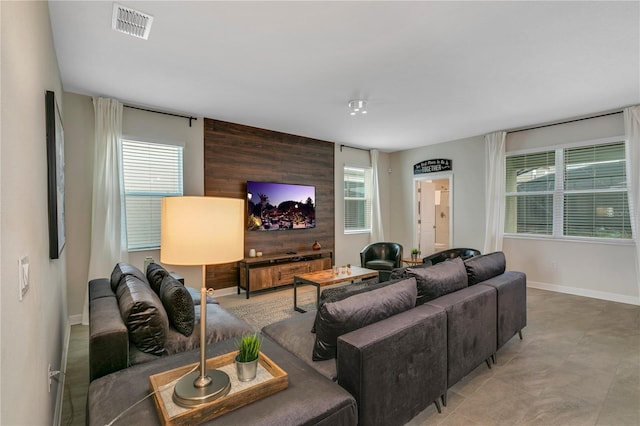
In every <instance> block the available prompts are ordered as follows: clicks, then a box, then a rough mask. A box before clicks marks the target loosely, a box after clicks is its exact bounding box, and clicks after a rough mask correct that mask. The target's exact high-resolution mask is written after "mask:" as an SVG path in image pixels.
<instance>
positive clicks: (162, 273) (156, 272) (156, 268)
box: [147, 263, 169, 295]
mask: <svg viewBox="0 0 640 426" xmlns="http://www.w3.org/2000/svg"><path fill="white" fill-rule="evenodd" d="M167 275H169V273H168V272H167V270H166V269H164V268H163V267H162V266H160V265H158V264H157V263H150V264H149V266H147V280H148V281H149V285H150V286H151V288H152V289H153V291H155V292H156V294H158V295H159V294H160V285H161V284H162V280H163V279H164V277H166V276H167Z"/></svg>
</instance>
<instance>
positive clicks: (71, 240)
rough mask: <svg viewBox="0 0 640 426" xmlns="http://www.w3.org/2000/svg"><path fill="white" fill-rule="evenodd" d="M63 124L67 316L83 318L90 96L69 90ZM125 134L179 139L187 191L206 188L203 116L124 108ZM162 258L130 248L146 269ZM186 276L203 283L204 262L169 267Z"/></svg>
mask: <svg viewBox="0 0 640 426" xmlns="http://www.w3.org/2000/svg"><path fill="white" fill-rule="evenodd" d="M64 96H65V97H64V99H65V115H66V116H67V117H69V119H68V120H67V125H66V127H65V132H66V142H67V151H68V152H69V155H68V158H67V175H68V179H67V182H68V184H67V194H68V199H67V211H68V223H69V226H68V232H67V234H68V239H67V249H68V256H69V258H72V259H73V260H74V261H73V262H70V263H69V266H68V294H69V309H68V312H69V316H70V318H71V322H72V323H79V322H80V320H81V316H82V308H83V305H84V300H85V296H86V288H87V277H88V273H89V251H90V247H91V197H92V186H93V144H94V111H93V103H92V101H91V98H90V97H88V96H84V95H78V94H75V93H65V94H64ZM122 133H123V136H124V137H128V138H131V139H135V140H142V141H148V142H159V143H167V144H176V145H181V146H183V147H184V193H185V195H202V194H203V193H204V166H203V161H204V159H203V120H202V118H199V119H198V120H196V121H193V122H192V127H189V121H188V120H187V119H184V118H179V117H172V116H167V115H162V114H154V113H151V112H146V111H140V110H135V109H131V108H124V110H123V117H122ZM147 256H151V257H153V258H154V259H155V260H156V261H158V262H159V260H160V251H159V250H144V251H136V252H131V253H129V262H130V263H132V264H133V265H136V266H138V267H139V268H142V267H143V266H144V258H145V257H147ZM168 268H169V269H171V270H173V271H176V272H178V273H179V274H181V275H182V276H184V277H185V283H187V285H190V286H192V287H196V288H199V287H200V284H201V282H202V271H201V268H200V267H177V266H168Z"/></svg>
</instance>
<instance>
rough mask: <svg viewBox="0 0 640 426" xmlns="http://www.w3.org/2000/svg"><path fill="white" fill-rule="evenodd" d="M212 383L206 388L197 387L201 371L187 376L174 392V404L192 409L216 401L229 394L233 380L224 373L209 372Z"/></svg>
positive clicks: (177, 384)
mask: <svg viewBox="0 0 640 426" xmlns="http://www.w3.org/2000/svg"><path fill="white" fill-rule="evenodd" d="M206 375H207V377H209V378H211V382H210V383H209V384H208V385H206V386H204V387H197V386H196V385H195V384H194V382H195V381H196V380H198V379H199V378H200V371H194V372H192V373H189V374H187V375H186V376H184V377H183V378H181V379H180V380H178V383H176V387H175V388H174V390H173V402H175V403H176V404H178V405H179V406H181V407H185V408H191V407H197V406H199V405H202V404H206V403H208V402H211V401H214V400H216V399H218V398H221V397H223V396H225V395H226V394H228V393H229V391H230V390H231V379H229V376H228V375H227V373H225V372H224V371H220V370H207V374H206Z"/></svg>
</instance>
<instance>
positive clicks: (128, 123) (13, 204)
mask: <svg viewBox="0 0 640 426" xmlns="http://www.w3.org/2000/svg"><path fill="white" fill-rule="evenodd" d="M596 4H597V2H596ZM141 7H142V8H144V5H142V6H141ZM616 7H621V8H622V10H627V9H625V8H630V12H629V13H626V12H625V13H620V12H619V10H618V9H616V10H618V12H617V13H612V15H613V17H611V18H610V19H611V21H607V22H608V23H609V24H611V25H613V24H615V23H616V22H618V21H616V19H620V15H622V16H627V17H629V19H630V20H631V25H630V26H629V25H628V22H629V21H627V20H624V21H621V22H620V26H619V27H620V28H623V29H624V30H628V29H629V28H631V30H632V31H631V36H632V37H630V39H631V47H632V50H633V48H635V53H634V54H635V57H632V58H631V59H629V58H627V59H626V60H625V61H623V62H616V60H617V59H619V58H618V57H614V58H611V59H607V60H605V61H602V62H607V66H608V67H611V65H610V62H613V63H616V64H618V63H621V64H623V65H621V66H620V67H619V68H624V69H625V72H624V73H623V74H622V76H628V75H629V74H631V75H635V76H636V77H635V78H631V79H628V78H627V79H624V78H620V80H617V81H611V82H610V84H606V85H605V84H602V85H601V86H599V87H598V88H597V90H594V88H593V87H592V86H589V87H585V88H584V90H585V91H587V89H588V90H589V91H593V92H590V96H591V97H592V98H593V99H595V100H596V101H594V104H595V105H596V106H588V107H584V108H588V109H586V110H585V109H584V108H583V109H579V108H575V109H569V108H568V107H565V109H564V110H560V111H558V112H554V115H549V114H551V113H549V114H547V115H544V114H542V115H541V116H544V117H545V118H544V119H539V120H532V119H530V118H529V117H515V118H517V120H516V121H517V122H519V123H521V124H520V125H495V126H494V127H491V126H493V123H488V124H487V125H486V126H485V130H484V131H478V132H476V133H470V134H464V135H460V136H459V137H456V138H453V139H451V138H441V137H440V139H438V138H439V136H438V135H435V136H431V135H426V134H425V135H424V140H425V141H426V140H427V139H428V138H435V140H436V141H438V143H430V144H427V143H424V144H423V145H416V146H415V147H411V148H406V149H393V148H387V149H381V150H380V151H381V152H380V159H379V163H378V169H379V171H380V174H379V182H380V199H381V203H380V205H381V209H382V211H381V217H382V218H383V229H384V233H385V237H386V238H387V239H391V240H395V241H398V242H400V243H402V244H403V246H404V247H405V249H406V250H408V249H410V248H411V247H413V246H414V245H415V243H414V235H413V220H414V217H413V209H414V174H413V166H414V165H415V164H416V163H418V162H420V161H423V160H427V159H434V158H446V159H450V160H452V163H453V165H454V166H453V176H454V186H453V191H452V193H453V201H452V205H453V211H454V213H453V214H452V216H453V217H452V223H453V228H452V229H453V239H452V245H453V246H469V247H477V248H480V249H482V248H483V246H484V242H485V207H486V201H485V200H486V198H487V195H486V194H487V190H486V188H485V184H484V176H485V163H484V157H485V145H484V144H485V141H484V136H485V134H488V133H490V132H493V131H496V130H500V129H509V130H522V129H530V128H532V127H538V125H544V124H549V123H560V122H564V121H571V120H572V119H574V118H585V117H593V116H600V115H603V114H609V113H614V114H613V115H606V116H603V117H597V118H592V119H588V120H581V121H577V122H571V123H567V124H559V125H555V126H550V127H543V128H539V129H532V130H524V131H517V132H515V131H513V132H509V133H508V135H507V149H508V150H512V151H514V152H517V151H522V150H526V149H531V148H534V147H540V146H553V145H556V144H559V143H573V142H580V141H586V140H597V139H606V138H615V137H621V136H622V137H624V133H625V125H624V120H623V114H622V112H621V111H622V109H623V108H624V107H627V106H631V105H637V104H638V103H640V94H639V93H638V92H639V87H638V85H639V84H640V83H639V82H638V79H637V75H638V40H637V34H638V26H639V25H640V24H639V23H638V21H639V19H638V3H637V2H629V3H627V4H626V6H625V5H619V4H618V5H617V6H616ZM50 8H51V6H50V5H49V4H48V3H47V2H24V3H21V2H2V4H1V5H0V13H1V18H2V64H3V65H2V193H1V197H2V198H1V200H2V202H1V206H2V228H1V231H0V232H1V236H2V250H1V252H2V284H3V285H2V293H1V298H0V301H1V302H2V331H1V337H2V339H1V341H0V349H1V354H2V355H1V356H2V362H1V364H0V374H1V377H2V380H1V382H2V385H1V386H2V388H1V392H0V412H1V413H2V414H1V416H2V417H1V418H0V423H3V424H47V423H51V422H52V421H54V422H55V420H52V419H54V418H55V416H56V411H57V410H58V407H57V405H58V404H59V401H60V400H61V395H62V393H63V389H62V388H60V387H57V386H56V383H58V382H56V381H54V382H53V385H52V386H51V388H49V385H48V377H47V374H48V371H49V369H51V370H61V369H62V368H63V367H62V362H63V359H64V357H65V351H66V348H67V342H68V339H69V327H70V326H71V325H72V324H76V323H79V322H80V321H81V318H82V313H83V307H84V302H85V295H86V285H87V277H88V271H89V255H90V253H89V252H90V229H91V214H90V205H91V198H92V195H91V194H92V189H91V188H92V179H93V170H92V168H91V166H90V164H91V163H92V161H93V160H92V158H93V150H92V148H91V146H90V145H88V144H87V143H86V141H92V140H93V137H94V136H93V134H94V125H93V122H94V112H93V106H92V103H91V97H90V96H88V95H86V94H79V93H77V92H74V91H73V90H71V91H67V87H66V85H65V84H63V77H62V75H61V71H60V69H61V66H60V64H59V63H58V61H59V59H58V57H57V52H56V50H57V49H58V47H57V46H55V43H54V38H53V36H52V27H51V17H50V13H51V12H50ZM110 8H111V3H109V4H108V7H107V9H109V10H110ZM614 9H615V8H614ZM603 19H604V18H603ZM25 23H27V25H25ZM623 24H624V25H623ZM156 25H158V23H157V22H156ZM633 30H635V32H633ZM625 34H627V33H625ZM76 37H78V35H76ZM634 37H635V38H634ZM605 48H608V46H605ZM605 50H606V49H605ZM559 62H560V61H559ZM613 68H615V67H613ZM542 71H543V70H542V69H539V70H538V72H542ZM634 73H635V74H634ZM514 78H515V77H514ZM564 78H565V79H566V80H567V81H569V80H571V79H572V78H574V76H571V75H568V76H565V77H564ZM138 83H139V85H140V86H142V87H143V89H144V91H146V92H147V93H149V96H148V98H145V99H144V100H143V101H141V102H140V104H143V105H151V106H156V104H155V101H154V99H155V97H154V96H153V95H152V93H154V92H156V91H161V90H162V89H161V88H158V87H151V86H147V85H146V82H145V81H144V80H141V81H139V82H138ZM567 84H568V83H567ZM113 85H114V86H117V84H116V83H115V82H114V83H113ZM612 86H615V88H613V89H612V88H611V87H612ZM355 89H357V88H354V90H355ZM46 90H52V91H54V92H55V95H56V98H57V99H58V102H59V106H60V108H61V113H62V117H63V123H64V132H65V156H66V158H65V166H66V169H65V181H66V192H65V196H66V200H65V201H66V238H67V242H66V246H65V248H64V250H63V251H62V253H61V256H60V258H59V259H57V260H50V258H49V250H48V248H49V241H48V235H49V231H48V222H47V215H46V212H47V185H46V183H47V167H46V153H45V149H44V147H45V144H44V140H45V126H44V122H45V111H44V92H45V91H46ZM112 90H115V89H110V88H108V87H105V88H104V91H103V92H102V93H99V94H100V95H105V96H111V91H112ZM567 90H569V89H567ZM603 92H606V93H607V95H608V94H610V93H609V92H611V93H615V94H617V95H618V97H617V98H615V97H613V96H611V97H609V96H605V93H603ZM599 95H601V100H600V102H599V103H598V102H597V100H598V99H599V98H598V96H599ZM340 96H345V98H344V102H342V100H341V101H340V102H341V103H340V105H337V106H336V107H335V109H336V111H339V114H342V113H344V114H345V115H347V114H348V113H347V106H346V103H347V101H348V100H349V96H351V94H350V93H344V94H340ZM560 98H561V97H560V96H559V97H558V99H557V100H556V99H550V101H549V102H551V103H554V102H557V103H560V101H561V99H560ZM456 99H457V100H456V102H462V103H464V101H465V99H464V96H462V97H457V98H456ZM244 102H250V100H244ZM309 102H313V100H309ZM581 102H582V100H579V101H578V102H577V103H578V104H580V103H581ZM584 102H585V103H586V100H585V101H584ZM342 104H344V105H342ZM594 104H592V105H594ZM508 105H509V106H508V107H505V108H504V110H505V115H509V114H511V112H510V111H513V110H518V109H519V108H521V105H517V104H514V103H509V104H508ZM376 108H378V110H379V111H382V110H384V108H385V106H384V102H382V101H381V102H380V103H379V104H377V105H376V102H374V101H372V102H370V111H369V116H368V117H355V118H356V119H361V118H366V119H375V115H374V112H375V109H376ZM155 109H158V110H161V111H165V112H173V111H176V110H177V111H183V112H184V114H187V115H189V114H194V115H196V116H197V119H196V120H193V121H192V122H191V123H190V120H187V119H184V118H179V117H167V116H164V115H158V114H155V113H153V112H146V111H140V110H136V109H130V108H125V109H124V113H123V134H126V135H128V136H130V137H138V138H140V139H142V140H155V141H165V142H166V141H170V142H180V143H183V144H184V153H185V157H184V193H185V194H193V195H202V194H205V193H206V189H205V173H206V172H205V158H204V156H203V154H202V153H203V151H204V149H205V138H204V137H203V135H204V134H205V121H206V120H220V121H223V122H227V121H228V122H232V123H244V124H247V125H249V126H252V125H254V124H253V122H251V120H250V118H247V119H243V120H231V119H229V118H227V115H225V114H224V113H223V111H221V112H220V114H219V115H213V114H212V115H199V114H197V111H193V110H191V109H190V108H189V107H185V106H182V105H178V104H175V105H170V106H169V107H165V108H161V107H157V106H156V108H155ZM336 111H333V112H332V114H338V112H336ZM512 115H513V114H512ZM516 115H517V114H516ZM347 118H349V119H351V118H352V117H347ZM413 119H414V120H416V121H419V120H420V117H416V116H413ZM281 120H282V121H287V120H288V118H287V117H281ZM475 120H478V119H477V118H475V117H474V118H473V120H471V119H469V117H466V118H464V119H463V121H475ZM518 120H519V121H518ZM256 122H259V121H258V120H257V119H256ZM190 124H191V125H190ZM352 126H353V125H352ZM256 127H261V128H263V129H267V130H270V131H274V130H278V129H276V128H270V127H266V126H256ZM450 127H455V124H454V123H453V122H452V123H451V124H450ZM284 133H289V132H284ZM294 134H295V133H294ZM320 139H322V138H320ZM354 140H355V139H354ZM554 141H556V142H554ZM332 143H333V157H334V158H333V167H334V173H335V174H334V185H335V191H334V194H333V195H334V204H333V205H330V206H326V205H325V206H323V207H322V208H323V209H328V210H329V211H332V212H333V217H334V219H335V220H334V226H335V233H334V241H333V247H331V243H330V244H329V245H327V247H329V248H333V249H334V251H335V259H336V262H337V263H341V264H342V263H345V264H346V263H351V264H359V258H358V252H359V250H360V249H361V248H362V247H364V246H365V245H366V244H367V243H369V235H368V234H350V235H345V233H344V232H343V229H342V217H343V213H344V212H343V203H342V198H341V197H342V168H343V166H344V165H345V164H348V165H358V166H362V167H369V166H370V165H371V159H370V155H369V152H368V151H366V150H362V149H353V148H366V145H361V144H359V143H355V142H350V139H348V138H347V137H343V138H335V139H334V140H332ZM398 144H399V142H398ZM343 145H344V146H343ZM310 167H313V165H310ZM312 243H313V239H312V238H310V239H309V242H308V245H309V247H310V246H311V244H312ZM248 248H249V247H247V250H248ZM503 251H504V252H505V254H506V257H507V262H508V266H509V268H510V269H513V270H518V271H523V272H525V273H526V274H527V278H528V285H529V286H531V287H538V288H542V289H545V290H551V291H558V292H563V293H569V294H576V295H580V296H586V297H592V298H600V299H604V300H610V301H615V302H622V303H626V304H634V305H637V304H639V303H640V296H639V289H638V278H637V273H636V271H635V267H634V265H635V264H636V248H635V244H634V243H633V240H631V241H628V242H624V243H621V242H604V243H602V242H601V243H592V244H587V243H584V242H583V241H571V240H561V239H558V240H553V239H532V238H517V237H513V236H507V237H505V238H504V245H503ZM25 256H27V257H28V259H29V262H30V274H29V275H30V277H29V280H30V289H29V290H28V292H27V293H26V294H25V295H24V298H23V299H22V300H19V298H18V297H17V289H18V284H17V283H18V268H17V265H16V263H17V260H18V259H21V258H24V257H25ZM146 256H153V257H155V258H156V259H157V258H158V257H159V256H158V251H157V250H156V251H147V252H144V251H142V252H132V253H131V254H130V258H129V261H130V262H131V263H133V264H136V265H139V266H142V264H143V261H144V258H145V257H146ZM177 271H178V272H179V273H180V274H181V275H183V276H184V277H185V280H186V281H187V282H188V283H199V282H200V270H199V269H198V268H177ZM196 286H197V285H196ZM227 290H228V289H227ZM232 291H235V288H232ZM26 383H31V384H35V385H34V386H31V387H29V388H28V387H27V386H26ZM49 389H51V390H50V391H49ZM26 392H29V395H30V398H25V397H24V395H23V394H24V393H26ZM34 402H35V404H34Z"/></svg>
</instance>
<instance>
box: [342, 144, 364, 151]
mask: <svg viewBox="0 0 640 426" xmlns="http://www.w3.org/2000/svg"><path fill="white" fill-rule="evenodd" d="M342 148H351V149H359V150H360V151H371V150H370V149H366V148H358V147H355V146H349V145H340V152H342Z"/></svg>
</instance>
